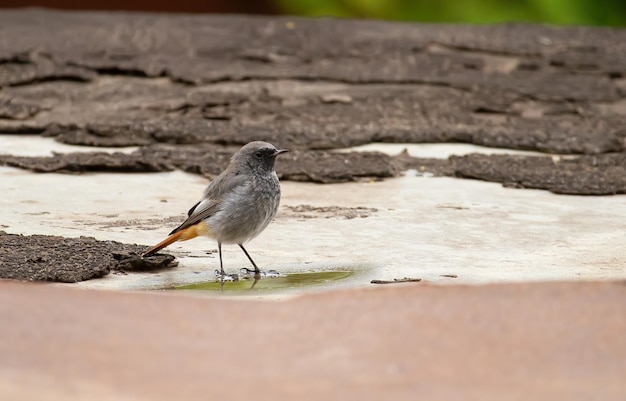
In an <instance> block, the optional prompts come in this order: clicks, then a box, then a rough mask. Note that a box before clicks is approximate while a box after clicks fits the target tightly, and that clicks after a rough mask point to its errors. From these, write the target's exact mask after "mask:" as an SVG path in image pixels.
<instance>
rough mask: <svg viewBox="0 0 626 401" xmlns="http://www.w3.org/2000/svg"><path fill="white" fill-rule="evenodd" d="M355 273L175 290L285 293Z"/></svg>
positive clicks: (290, 276)
mask: <svg viewBox="0 0 626 401" xmlns="http://www.w3.org/2000/svg"><path fill="white" fill-rule="evenodd" d="M354 273H355V272H354V271H321V272H307V273H291V274H285V275H281V276H278V277H268V278H262V279H259V280H257V281H256V283H255V280H254V279H253V278H249V279H243V280H238V281H223V282H222V281H207V282H202V283H195V284H185V285H179V286H174V287H172V289H174V290H191V291H210V292H239V293H240V294H241V295H244V294H245V293H246V292H247V293H251V294H255V293H259V292H284V291H289V290H298V289H303V287H323V286H325V285H330V284H333V283H336V282H338V281H341V280H345V279H347V278H349V277H350V276H352V275H353V274H354Z"/></svg>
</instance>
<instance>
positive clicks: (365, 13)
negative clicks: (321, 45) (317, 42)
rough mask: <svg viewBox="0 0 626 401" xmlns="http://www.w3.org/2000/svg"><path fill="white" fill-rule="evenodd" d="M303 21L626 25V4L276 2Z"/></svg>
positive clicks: (568, 0) (566, 0)
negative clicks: (323, 18)
mask: <svg viewBox="0 0 626 401" xmlns="http://www.w3.org/2000/svg"><path fill="white" fill-rule="evenodd" d="M274 1H275V3H276V5H277V6H278V8H279V9H280V11H281V12H283V13H287V14H295V15H303V16H334V17H347V18H378V19H387V20H396V21H420V22H465V23H479V24H487V23H497V22H511V21H527V22H543V23H549V24H575V25H605V26H626V0H517V1H515V0H500V1H498V0H274Z"/></svg>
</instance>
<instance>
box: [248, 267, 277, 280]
mask: <svg viewBox="0 0 626 401" xmlns="http://www.w3.org/2000/svg"><path fill="white" fill-rule="evenodd" d="M239 272H240V273H241V277H242V278H246V279H247V278H255V279H260V278H276V277H280V276H281V274H280V273H279V272H277V271H276V270H265V271H263V270H259V271H256V270H253V269H248V268H247V267H244V268H242V269H241V270H239Z"/></svg>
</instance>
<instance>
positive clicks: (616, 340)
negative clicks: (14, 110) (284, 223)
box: [0, 281, 626, 401]
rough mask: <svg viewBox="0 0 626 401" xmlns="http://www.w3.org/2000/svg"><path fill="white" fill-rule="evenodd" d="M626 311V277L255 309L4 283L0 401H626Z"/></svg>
mask: <svg viewBox="0 0 626 401" xmlns="http://www.w3.org/2000/svg"><path fill="white" fill-rule="evenodd" d="M625 305H626V286H625V285H624V283H614V284H611V283H605V284H598V283H578V284H560V283H553V284H535V285H492V286H482V287H481V286H478V287H429V286H424V285H422V284H404V285H402V286H400V285H395V286H392V287H386V288H376V289H375V290H352V291H339V292H334V293H326V294H323V295H309V296H304V297H300V298H296V299H291V300H288V301H284V302H247V301H232V300H230V301H229V300H223V299H222V300H220V299H212V298H196V297H186V296H176V295H161V294H151V293H115V292H108V291H89V290H77V289H70V288H59V287H55V286H42V285H34V284H18V283H14V282H2V281H0V318H1V319H2V321H3V322H5V323H7V324H3V325H2V328H1V329H0V331H1V332H2V342H0V360H1V361H2V363H1V364H0V397H1V398H2V399H5V400H41V399H46V400H84V399H87V398H88V399H90V400H172V399H185V400H205V399H207V397H210V398H216V399H229V400H249V399H257V400H276V399H299V400H319V399H333V400H346V399H362V400H374V399H381V398H385V399H394V400H415V399H416V398H423V397H425V398H428V399H429V400H450V399H464V400H498V401H500V400H527V399H533V400H550V401H551V400H555V399H567V400H581V401H582V400H585V401H586V400H589V399H601V400H606V401H612V400H615V401H618V400H619V401H621V400H623V399H624V398H626V382H625V381H624V373H625V372H626V336H624V332H626V306H625ZM9 322H10V324H9Z"/></svg>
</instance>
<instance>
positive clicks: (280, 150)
mask: <svg viewBox="0 0 626 401" xmlns="http://www.w3.org/2000/svg"><path fill="white" fill-rule="evenodd" d="M287 152H289V149H276V152H274V153H272V156H273V157H276V156H278V155H279V154H281V153H287Z"/></svg>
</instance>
